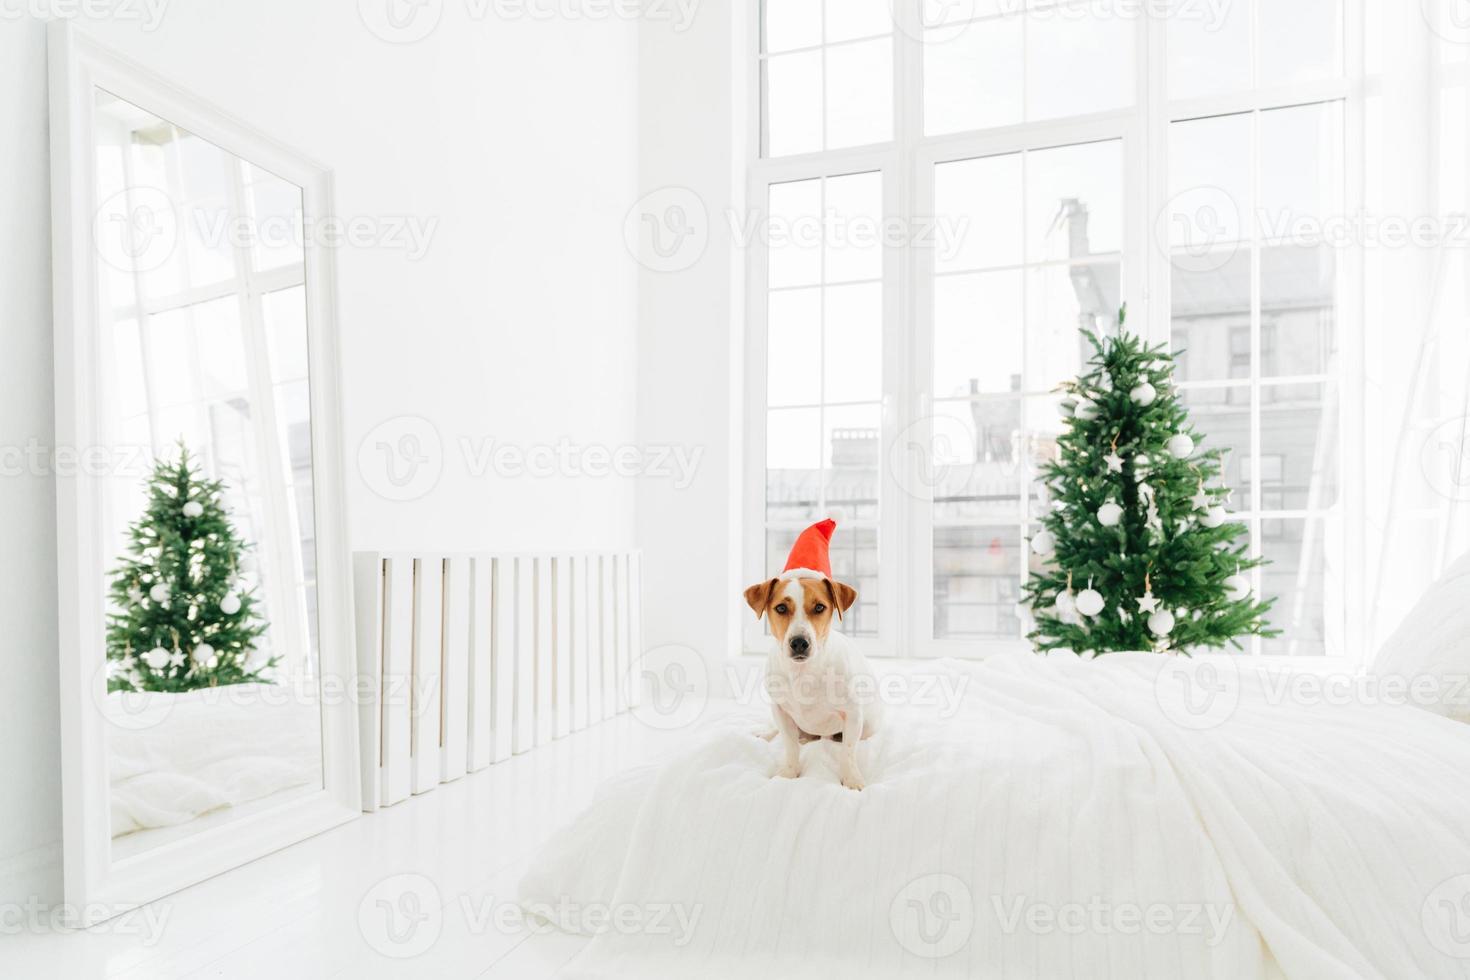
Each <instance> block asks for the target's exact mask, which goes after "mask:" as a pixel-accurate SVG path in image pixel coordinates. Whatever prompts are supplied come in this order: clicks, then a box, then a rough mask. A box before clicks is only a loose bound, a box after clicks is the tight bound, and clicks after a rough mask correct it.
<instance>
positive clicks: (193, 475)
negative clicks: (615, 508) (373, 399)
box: [49, 22, 359, 925]
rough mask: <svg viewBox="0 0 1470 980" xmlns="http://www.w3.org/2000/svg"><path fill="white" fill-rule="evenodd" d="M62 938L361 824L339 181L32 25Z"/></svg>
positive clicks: (127, 67)
mask: <svg viewBox="0 0 1470 980" xmlns="http://www.w3.org/2000/svg"><path fill="white" fill-rule="evenodd" d="M49 58H50V61H49V75H50V86H51V141H52V210H53V240H54V255H53V260H54V277H55V282H54V286H55V362H56V445H57V453H58V464H57V487H58V511H57V525H58V569H59V579H60V581H59V606H60V639H61V642H60V678H61V721H62V759H63V765H64V773H63V781H64V782H63V785H64V791H63V805H64V816H63V819H64V848H65V850H64V877H65V888H66V900H67V905H68V908H69V909H70V910H71V912H72V914H73V915H74V916H75V918H76V920H77V924H78V925H88V924H91V923H93V922H96V921H100V920H103V919H106V918H109V917H111V916H113V915H117V914H120V913H122V912H124V911H126V910H128V909H129V908H132V907H135V906H137V905H139V904H142V903H144V902H148V901H151V900H154V899H157V898H159V897H161V896H163V895H166V894H169V893H171V892H174V891H177V890H178V889H180V888H183V887H186V886H188V885H190V884H193V883H195V882H197V881H200V880H201V879H204V878H206V877H209V876H211V875H214V874H218V873H220V872H222V871H225V870H227V869H229V868H232V867H236V866H238V865H240V864H242V863H244V862H247V861H250V860H252V859H254V858H257V857H259V856H261V855H263V854H266V853H268V852H270V851H273V850H277V849H279V848H282V847H285V846H287V845H290V844H292V843H294V842H297V841H300V840H302V839H304V838H306V837H308V836H311V835H313V834H316V833H320V832H321V831H323V830H325V829H327V828H329V827H332V826H334V825H337V824H340V823H342V822H344V821H346V820H349V819H352V818H353V817H354V816H356V815H357V814H358V812H359V805H358V802H359V795H358V765H357V744H356V727H355V726H356V715H355V708H354V704H353V700H352V697H351V694H352V690H351V684H350V678H351V677H352V655H351V651H352V635H351V630H352V620H351V615H350V610H349V601H350V583H349V579H348V575H349V562H348V554H347V542H346V532H345V518H344V507H343V484H342V480H343V472H342V464H341V460H342V455H343V454H342V447H341V444H340V421H339V411H340V410H339V401H338V399H339V389H338V381H337V363H338V358H337V346H336V345H337V340H336V323H335V303H334V296H333V282H334V272H333V256H332V252H331V248H330V245H329V244H323V243H322V242H321V241H319V240H318V239H319V238H320V237H321V236H317V235H314V234H313V233H312V232H313V231H314V230H315V229H319V228H322V227H324V226H325V225H327V224H329V223H330V220H331V216H332V213H333V212H332V199H331V176H330V173H329V171H327V170H326V169H325V168H323V167H321V166H320V165H317V164H315V163H313V162H311V161H310V160H309V159H307V158H305V157H303V156H302V155H301V154H299V153H296V152H294V151H293V150H291V149H289V148H287V147H285V146H282V145H281V144H280V143H278V142H276V141H275V140H273V139H272V138H270V137H269V136H267V135H265V134H262V133H260V132H257V131H256V130H254V129H252V128H251V127H249V126H247V125H244V124H242V123H240V122H238V121H236V120H234V119H232V118H231V117H230V116H229V115H228V114H226V113H224V112H221V111H219V110H218V109H216V108H215V107H213V106H210V105H208V104H206V103H204V102H202V101H200V100H199V99H197V98H195V97H194V96H193V95H191V94H190V93H189V92H187V91H186V90H184V89H182V88H180V87H178V86H176V85H174V84H171V83H170V82H168V81H166V80H164V79H161V78H158V77H156V76H154V75H151V74H149V73H148V72H146V71H143V70H142V69H140V68H138V67H137V66H135V65H133V64H130V63H129V62H128V61H127V60H125V59H124V58H122V57H120V56H118V55H117V54H115V53H113V52H110V51H109V50H107V49H105V48H103V47H101V46H100V45H98V44H97V43H95V42H94V41H93V40H91V39H90V38H88V37H87V36H86V35H85V34H83V33H82V32H80V31H78V30H77V29H75V28H74V27H71V26H70V25H69V24H67V23H66V22H55V23H53V24H52V25H51V34H50V37H49Z"/></svg>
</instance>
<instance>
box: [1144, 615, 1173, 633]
mask: <svg viewBox="0 0 1470 980" xmlns="http://www.w3.org/2000/svg"><path fill="white" fill-rule="evenodd" d="M1148 631H1149V632H1150V633H1152V634H1153V635H1154V636H1168V635H1169V634H1170V633H1172V632H1174V614H1173V613H1171V612H1170V611H1169V610H1167V609H1160V610H1159V611H1158V612H1156V613H1154V614H1153V615H1151V616H1149V618H1148Z"/></svg>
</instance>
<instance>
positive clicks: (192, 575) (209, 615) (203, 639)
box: [107, 442, 276, 691]
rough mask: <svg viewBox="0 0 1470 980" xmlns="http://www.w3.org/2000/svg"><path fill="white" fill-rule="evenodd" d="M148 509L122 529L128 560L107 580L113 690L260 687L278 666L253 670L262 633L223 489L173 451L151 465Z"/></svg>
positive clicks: (186, 454)
mask: <svg viewBox="0 0 1470 980" xmlns="http://www.w3.org/2000/svg"><path fill="white" fill-rule="evenodd" d="M147 489H148V506H147V509H146V510H145V511H144V513H143V516H142V517H140V518H139V519H138V520H137V521H135V522H134V523H133V524H132V525H131V526H130V527H129V528H128V539H129V544H128V555H127V556H126V557H124V558H123V559H122V560H121V562H120V564H119V565H118V567H117V569H116V570H115V571H114V572H113V578H112V588H111V593H110V594H111V599H112V605H113V610H112V611H111V612H110V613H109V615H108V618H107V659H108V662H109V667H110V670H109V674H108V690H110V691H190V690H193V689H195V688H199V687H221V686H224V685H226V684H242V683H245V682H247V681H259V680H264V679H265V678H264V677H263V676H262V675H263V674H264V673H266V672H267V671H269V670H270V668H271V667H273V666H275V663H276V661H275V659H274V658H273V659H271V660H270V661H269V662H267V663H265V664H261V665H258V666H256V667H251V666H250V665H249V661H250V658H251V654H252V653H253V652H254V651H255V645H256V640H258V639H259V638H260V636H261V635H262V634H263V633H265V631H266V624H265V622H264V620H263V619H262V618H261V617H260V615H259V613H258V611H257V602H256V598H255V595H254V591H253V590H251V589H243V588H242V587H241V583H240V578H239V566H240V556H241V555H242V554H243V553H244V552H245V550H246V548H248V547H249V545H247V544H246V543H245V542H244V541H242V540H241V539H240V536H239V535H238V534H237V533H236V531H235V528H234V525H233V524H231V523H230V518H229V514H228V513H227V512H226V510H225V508H224V504H223V503H222V501H221V497H222V494H223V491H224V484H223V483H221V482H220V481H218V480H208V479H204V478H202V477H201V476H200V475H199V473H197V472H196V470H195V467H194V465H193V460H192V458H191V457H190V455H189V451H188V449H187V448H185V446H184V445H183V443H182V442H181V443H180V444H179V451H178V460H177V462H168V461H166V460H162V459H159V460H156V461H155V462H154V468H153V474H152V475H151V476H150V477H149V478H148V488H147Z"/></svg>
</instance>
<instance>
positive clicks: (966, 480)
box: [923, 398, 1025, 523]
mask: <svg viewBox="0 0 1470 980" xmlns="http://www.w3.org/2000/svg"><path fill="white" fill-rule="evenodd" d="M1021 404H1022V403H1021V400H1020V399H1011V398H988V399H983V400H969V399H966V400H963V401H941V402H936V403H935V405H934V411H933V413H932V416H931V419H930V425H931V433H930V459H929V466H928V470H927V472H926V473H925V474H923V477H924V482H926V483H927V484H929V486H930V487H931V488H932V490H933V494H934V519H935V520H936V521H951V520H986V521H1008V522H1013V523H1014V522H1019V520H1020V514H1021V486H1022V483H1023V482H1024V480H1025V474H1024V471H1023V470H1022V469H1021V468H1020V467H1019V466H1018V465H1017V463H1018V455H1019V451H1020V450H1021V449H1022V446H1021V442H1022V438H1021Z"/></svg>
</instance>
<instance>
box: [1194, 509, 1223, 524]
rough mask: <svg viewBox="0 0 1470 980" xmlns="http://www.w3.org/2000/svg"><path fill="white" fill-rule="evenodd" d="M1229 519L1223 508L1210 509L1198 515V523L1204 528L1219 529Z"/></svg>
mask: <svg viewBox="0 0 1470 980" xmlns="http://www.w3.org/2000/svg"><path fill="white" fill-rule="evenodd" d="M1229 517H1230V515H1229V514H1227V513H1226V512H1225V508H1224V507H1211V508H1210V509H1209V510H1207V511H1205V512H1204V513H1203V514H1201V515H1200V519H1199V522H1200V523H1201V524H1203V525H1204V526H1205V527H1219V526H1220V525H1221V524H1224V523H1225V521H1226V520H1227V519H1229Z"/></svg>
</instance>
